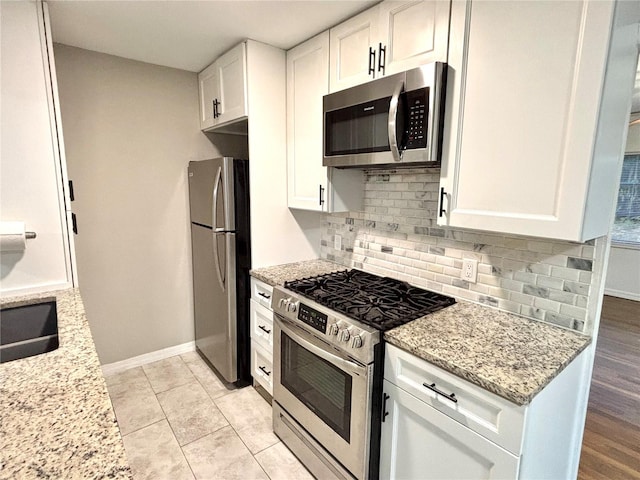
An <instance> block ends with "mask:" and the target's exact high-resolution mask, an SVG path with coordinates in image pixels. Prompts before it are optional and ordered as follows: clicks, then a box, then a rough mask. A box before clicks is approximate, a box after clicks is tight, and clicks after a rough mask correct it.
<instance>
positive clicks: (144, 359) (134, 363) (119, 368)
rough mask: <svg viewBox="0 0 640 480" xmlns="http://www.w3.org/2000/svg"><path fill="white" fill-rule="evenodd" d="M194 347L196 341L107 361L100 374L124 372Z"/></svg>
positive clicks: (190, 350) (185, 351) (188, 350)
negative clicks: (119, 359) (116, 360)
mask: <svg viewBox="0 0 640 480" xmlns="http://www.w3.org/2000/svg"><path fill="white" fill-rule="evenodd" d="M195 349H196V342H187V343H183V344H181V345H174V346H173V347H168V348H163V349H162V350H156V351H155V352H149V353H145V354H144V355H138V356H137V357H131V358H127V359H126V360H121V361H119V362H114V363H108V364H106V365H102V374H103V375H105V376H107V375H113V374H115V373H120V372H124V371H125V370H129V369H130V368H135V367H139V366H141V365H146V364H147V363H151V362H157V361H158V360H164V359H165V358H169V357H174V356H176V355H180V354H182V353H188V352H193V351H194V350H195Z"/></svg>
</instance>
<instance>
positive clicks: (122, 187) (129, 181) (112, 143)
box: [55, 45, 242, 364]
mask: <svg viewBox="0 0 640 480" xmlns="http://www.w3.org/2000/svg"><path fill="white" fill-rule="evenodd" d="M55 57H56V66H57V73H58V86H59V92H60V103H61V110H62V123H63V128H64V136H65V144H66V154H67V162H68V169H69V178H71V179H72V180H73V182H74V189H75V198H76V200H75V202H73V204H72V207H73V211H74V212H75V213H76V214H77V216H78V229H79V234H78V235H77V236H76V237H75V239H76V254H77V261H78V274H79V282H80V291H81V293H82V296H83V299H84V302H85V306H86V310H87V316H88V319H89V323H90V326H91V331H92V333H93V336H94V340H95V343H96V347H97V350H98V354H99V356H100V360H101V362H102V363H103V364H108V363H112V362H116V361H120V360H124V359H127V358H130V357H134V356H136V355H141V354H144V353H148V352H152V351H155V350H159V349H163V348H167V347H171V346H174V345H179V344H182V343H186V342H190V341H192V340H193V338H194V333H193V311H192V288H191V285H192V283H191V246H190V233H189V220H188V191H187V181H186V167H187V162H188V161H190V160H198V159H203V158H210V157H213V156H216V155H218V154H219V153H220V152H219V151H218V150H217V149H216V148H215V147H214V146H213V145H212V144H211V142H210V141H209V140H208V139H207V137H205V136H204V135H203V134H202V133H200V131H199V124H198V111H197V108H198V90H197V76H196V74H195V73H191V72H186V71H181V70H176V69H171V68H166V67H160V66H155V65H150V64H145V63H141V62H136V61H131V60H126V59H123V58H119V57H114V56H110V55H105V54H101V53H95V52H90V51H87V50H83V49H78V48H73V47H68V46H65V45H56V46H55ZM239 140H242V139H239ZM222 153H225V152H222Z"/></svg>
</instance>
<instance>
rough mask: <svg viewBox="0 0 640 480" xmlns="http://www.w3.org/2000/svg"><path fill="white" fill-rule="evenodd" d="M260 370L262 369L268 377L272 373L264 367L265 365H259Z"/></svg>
mask: <svg viewBox="0 0 640 480" xmlns="http://www.w3.org/2000/svg"><path fill="white" fill-rule="evenodd" d="M258 368H259V369H260V370H262V372H263V373H264V374H265V375H266V376H267V377H268V376H269V375H271V372H267V369H266V368H264V367H263V366H259V367H258Z"/></svg>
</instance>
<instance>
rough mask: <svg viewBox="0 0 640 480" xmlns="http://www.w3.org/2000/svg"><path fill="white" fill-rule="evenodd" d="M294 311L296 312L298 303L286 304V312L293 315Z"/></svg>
mask: <svg viewBox="0 0 640 480" xmlns="http://www.w3.org/2000/svg"><path fill="white" fill-rule="evenodd" d="M296 310H298V303H297V302H291V301H289V302H287V312H291V313H295V312H296Z"/></svg>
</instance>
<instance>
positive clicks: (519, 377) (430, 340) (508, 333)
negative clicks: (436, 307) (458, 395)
mask: <svg viewBox="0 0 640 480" xmlns="http://www.w3.org/2000/svg"><path fill="white" fill-rule="evenodd" d="M384 338H385V340H386V341H387V342H388V343H390V344H392V345H395V346H397V347H399V348H402V349H403V350H406V351H408V352H411V353H412V354H414V355H416V356H418V357H420V358H422V359H424V360H426V361H428V362H430V363H432V364H434V365H436V366H438V367H441V368H443V369H445V370H447V371H449V372H451V373H454V374H455V375H457V376H459V377H462V378H464V379H465V380H468V381H470V382H472V383H475V384H476V385H479V386H481V387H483V388H484V389H486V390H488V391H490V392H493V393H495V394H497V395H500V396H501V397H504V398H506V399H507V400H510V401H512V402H514V403H516V404H518V405H525V404H527V403H529V402H530V401H531V399H532V398H533V397H534V396H535V395H536V394H537V393H538V392H540V390H542V389H543V388H544V387H545V386H546V385H547V384H548V383H549V382H551V380H553V379H554V378H555V377H556V376H557V375H558V374H559V373H560V372H561V371H562V370H563V369H564V368H565V367H566V366H567V365H568V364H569V363H570V362H571V361H572V360H573V359H574V358H575V357H577V356H578V354H579V353H580V352H582V350H584V349H585V348H586V347H587V345H589V343H590V342H591V338H590V337H588V336H586V335H582V334H579V333H577V332H572V331H570V330H565V329H563V328H559V327H555V326H553V325H549V324H546V323H542V322H538V321H535V320H530V319H527V318H523V317H520V316H517V315H513V314H510V313H507V312H502V311H500V310H496V309H493V308H490V307H486V306H482V305H478V304H475V303H470V302H466V301H462V300H458V303H456V304H455V305H452V306H450V307H446V308H444V309H442V310H440V311H438V312H435V313H432V314H430V315H427V316H424V317H422V318H419V319H417V320H414V321H413V322H410V323H407V324H406V325H403V326H401V327H397V328H394V329H393V330H389V331H388V332H386V333H385V335H384Z"/></svg>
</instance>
